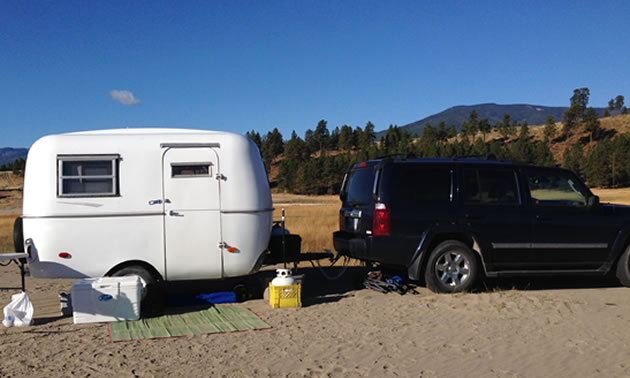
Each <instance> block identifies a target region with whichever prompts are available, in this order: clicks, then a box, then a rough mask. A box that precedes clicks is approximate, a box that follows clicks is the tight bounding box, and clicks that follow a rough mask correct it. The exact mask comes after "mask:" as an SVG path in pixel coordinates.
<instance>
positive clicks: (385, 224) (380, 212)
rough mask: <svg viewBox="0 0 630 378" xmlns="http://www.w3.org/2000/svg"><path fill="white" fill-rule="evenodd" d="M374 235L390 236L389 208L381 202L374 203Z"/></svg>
mask: <svg viewBox="0 0 630 378" xmlns="http://www.w3.org/2000/svg"><path fill="white" fill-rule="evenodd" d="M372 235H374V236H389V209H388V208H387V205H385V204H384V203H381V202H377V203H376V204H374V215H373V217H372Z"/></svg>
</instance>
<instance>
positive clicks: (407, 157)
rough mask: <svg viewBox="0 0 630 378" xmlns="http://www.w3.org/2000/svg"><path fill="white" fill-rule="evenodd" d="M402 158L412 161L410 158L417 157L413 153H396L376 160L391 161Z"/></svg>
mask: <svg viewBox="0 0 630 378" xmlns="http://www.w3.org/2000/svg"><path fill="white" fill-rule="evenodd" d="M397 157H399V158H401V159H410V158H415V157H416V155H415V154H414V153H413V152H399V153H395V154H387V155H383V156H378V157H377V158H376V160H378V159H391V158H397Z"/></svg>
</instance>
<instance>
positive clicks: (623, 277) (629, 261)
mask: <svg viewBox="0 0 630 378" xmlns="http://www.w3.org/2000/svg"><path fill="white" fill-rule="evenodd" d="M617 279H618V280H619V282H620V283H621V284H622V285H623V286H630V246H628V247H627V248H626V251H625V252H624V253H623V254H622V255H621V256H620V257H619V260H617Z"/></svg>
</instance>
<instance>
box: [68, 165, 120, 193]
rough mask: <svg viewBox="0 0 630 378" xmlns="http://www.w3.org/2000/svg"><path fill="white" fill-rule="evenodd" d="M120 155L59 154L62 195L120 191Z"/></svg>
mask: <svg viewBox="0 0 630 378" xmlns="http://www.w3.org/2000/svg"><path fill="white" fill-rule="evenodd" d="M119 159H120V156H118V155H80V156H79V155H63V156H58V157H57V163H58V165H57V171H58V188H57V193H58V196H59V197H103V196H116V195H118V161H119Z"/></svg>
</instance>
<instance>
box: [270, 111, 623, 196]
mask: <svg viewBox="0 0 630 378" xmlns="http://www.w3.org/2000/svg"><path fill="white" fill-rule="evenodd" d="M599 120H600V126H601V128H602V134H603V135H605V136H607V137H613V138H614V137H615V136H617V135H620V134H624V133H625V134H630V115H618V116H615V117H604V118H600V119H599ZM562 126H563V125H562V123H561V122H557V123H556V138H555V139H552V141H551V143H550V150H551V152H552V154H553V157H554V160H555V162H556V164H558V165H561V164H562V161H563V154H564V151H565V150H566V149H567V148H568V147H570V146H572V145H574V144H575V143H576V142H578V141H579V142H580V143H581V144H582V145H584V146H585V150H586V151H589V150H592V148H594V147H595V145H597V142H596V141H594V142H593V143H592V144H590V143H589V133H588V132H586V131H584V129H583V126H581V127H579V128H578V129H576V130H574V132H573V133H572V135H571V136H570V137H569V138H567V139H562V138H559V137H558V136H559V135H560V131H561V130H562ZM543 129H544V125H530V126H529V133H530V137H531V141H532V142H539V141H542V140H543V139H544V137H543ZM480 137H481V134H478V135H477V136H475V139H476V138H480ZM461 138H462V137H461V135H458V136H457V137H455V138H453V139H451V140H449V141H448V142H449V143H453V142H455V141H457V140H461ZM492 140H498V141H500V142H501V143H504V144H508V145H509V144H512V143H514V142H515V141H516V140H517V135H514V136H512V137H511V138H508V139H504V138H502V137H501V135H500V134H499V133H498V132H497V131H492V132H490V133H489V134H487V135H486V138H485V141H486V143H489V142H491V141H492ZM418 141H419V138H416V139H415V143H418ZM376 145H377V146H381V143H380V142H376ZM343 153H344V151H328V156H336V155H338V154H343ZM383 154H385V153H383ZM318 156H319V155H318V153H314V154H313V155H311V160H312V159H315V158H317V157H318ZM283 161H284V154H280V155H279V156H277V157H276V158H274V159H273V162H272V164H271V167H270V172H269V180H270V182H271V185H272V188H273V190H274V191H282V189H281V188H277V185H278V179H279V175H280V169H279V167H280V165H281V164H282V162H283ZM344 169H345V167H344ZM341 177H343V172H342V173H341ZM340 180H341V179H340Z"/></svg>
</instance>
